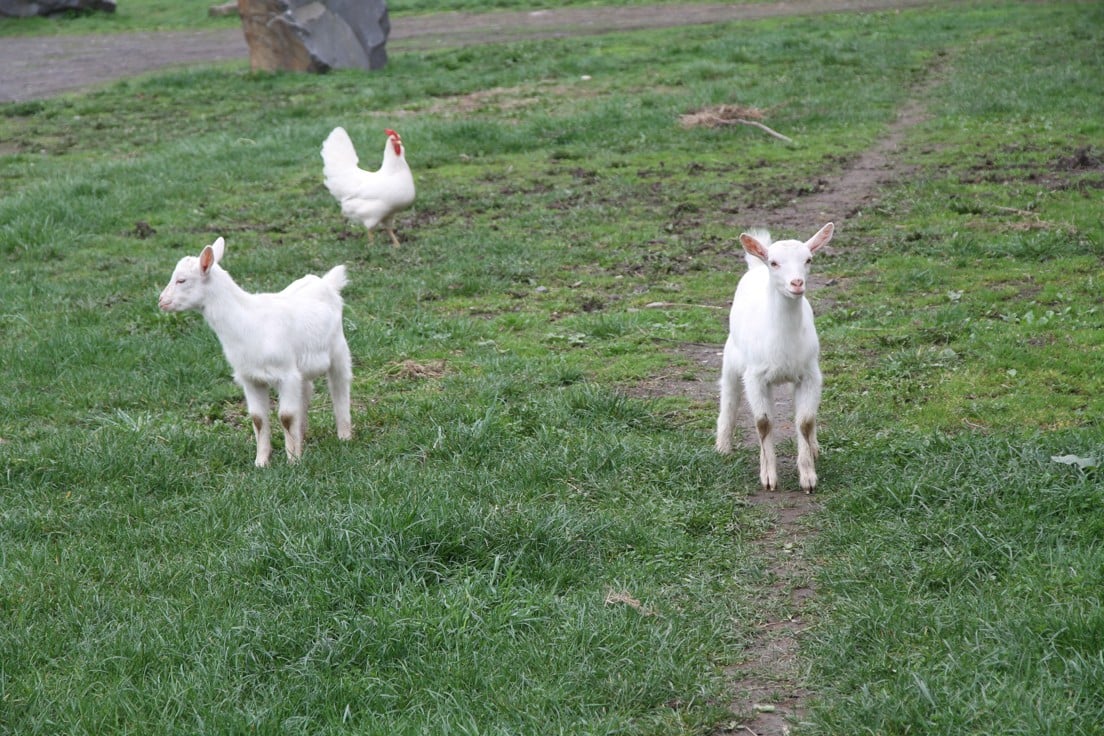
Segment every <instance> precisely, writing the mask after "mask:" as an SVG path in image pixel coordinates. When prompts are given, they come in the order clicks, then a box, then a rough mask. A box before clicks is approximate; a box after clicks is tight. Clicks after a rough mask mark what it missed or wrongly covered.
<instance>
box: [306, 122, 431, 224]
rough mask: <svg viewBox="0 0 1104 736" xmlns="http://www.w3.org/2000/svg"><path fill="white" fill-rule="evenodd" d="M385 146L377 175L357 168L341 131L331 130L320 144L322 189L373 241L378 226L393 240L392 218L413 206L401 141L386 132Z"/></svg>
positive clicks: (410, 176) (354, 155)
mask: <svg viewBox="0 0 1104 736" xmlns="http://www.w3.org/2000/svg"><path fill="white" fill-rule="evenodd" d="M384 132H385V133H386V134H387V145H386V146H384V149H383V163H382V164H380V168H379V171H365V170H364V169H361V168H360V167H358V166H357V162H358V160H359V159H358V158H357V153H356V149H355V148H353V142H352V140H350V139H349V134H348V133H346V132H345V129H344V128H341V127H337V128H334V129H333V131H332V132H331V133H330V135H329V136H328V137H327V138H326V140H325V142H324V143H323V144H322V174H323V176H324V177H325V180H326V188H327V189H329V190H330V194H332V195H333V196H334V198H335V199H337V201H338V202H340V203H341V212H342V214H344V215H345V216H346V217H347V218H349V219H350V220H353V221H354V222H359V223H361V224H363V225H364V227H366V228H368V232H369V233H370V238H371V240H373V241H374V240H375V228H376V226H377V225H382V226H383V227H384V229H386V230H387V232H388V234H389V235H390V236H391V242H392V243H394V244H395V245H398V244H399V239H398V238H397V237H395V225H394V217H395V215H396V214H397V213H399V212H402V211H403V210H405V209H407V208H408V207H410V205H412V204H414V176H413V174H411V173H410V167H409V166H408V165H407V163H406V158H405V157H404V155H403V153H404V149H403V143H402V138H400V137H399V134H398V133H396V132H395V131H393V130H391V129H390V128H388V129H387V130H385V131H384Z"/></svg>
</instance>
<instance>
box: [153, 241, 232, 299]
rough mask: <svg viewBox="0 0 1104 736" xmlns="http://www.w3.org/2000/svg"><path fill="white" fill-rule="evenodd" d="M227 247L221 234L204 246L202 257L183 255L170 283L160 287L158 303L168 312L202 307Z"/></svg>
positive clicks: (201, 252)
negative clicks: (212, 276)
mask: <svg viewBox="0 0 1104 736" xmlns="http://www.w3.org/2000/svg"><path fill="white" fill-rule="evenodd" d="M225 249H226V242H225V241H224V240H223V239H222V238H218V239H216V240H215V242H213V243H211V244H210V245H208V246H205V247H204V248H203V250H202V251H200V253H199V257H198V258H197V257H195V256H184V257H183V258H181V259H180V261H178V262H177V264H176V268H175V269H174V270H173V275H172V278H170V279H169V283H168V285H167V286H165V288H164V289H162V290H161V298H160V299H158V300H157V304H158V305H159V306H160V307H161V309H163V310H165V311H166V312H183V311H185V310H188V309H199V308H200V306H201V305H202V304H203V300H204V298H205V291H206V289H207V286H208V280H209V278H210V275H211V269H213V268H215V267H216V265H217V264H218V262H219V259H220V258H222V254H223V252H224V251H225Z"/></svg>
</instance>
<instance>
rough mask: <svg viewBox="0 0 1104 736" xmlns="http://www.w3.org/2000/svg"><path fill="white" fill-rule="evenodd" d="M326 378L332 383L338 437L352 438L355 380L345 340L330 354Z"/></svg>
mask: <svg viewBox="0 0 1104 736" xmlns="http://www.w3.org/2000/svg"><path fill="white" fill-rule="evenodd" d="M326 379H327V381H329V384H330V398H331V399H332V401H333V412H334V419H335V420H336V422H337V438H338V439H342V440H347V439H351V438H352V436H353V419H352V412H351V410H350V407H349V385H350V384H351V383H352V381H353V359H352V356H351V355H350V354H349V346H348V344H347V343H346V342H345V341H344V340H342V341H341V345H340V346H339V347H338V349H337V350H335V351H334V354H333V355H331V356H330V370H329V372H328V373H327V374H326Z"/></svg>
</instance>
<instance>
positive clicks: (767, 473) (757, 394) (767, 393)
mask: <svg viewBox="0 0 1104 736" xmlns="http://www.w3.org/2000/svg"><path fill="white" fill-rule="evenodd" d="M744 392H745V393H746V394H747V400H748V406H749V407H750V408H751V416H752V419H754V420H755V429H756V431H757V432H758V433H759V482H760V483H761V484H762V486H763V490H767V491H774V490H777V489H778V461H777V459H776V457H775V453H774V433H773V432H772V431H771V429H772V428H771V413H772V410H773V408H774V399H773V394H772V392H771V387H770V384H765V383H761V382H756V381H748V380H746V378H745V380H744Z"/></svg>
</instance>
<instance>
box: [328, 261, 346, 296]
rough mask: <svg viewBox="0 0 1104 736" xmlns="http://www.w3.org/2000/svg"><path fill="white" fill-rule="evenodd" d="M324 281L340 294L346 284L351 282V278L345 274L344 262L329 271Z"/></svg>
mask: <svg viewBox="0 0 1104 736" xmlns="http://www.w3.org/2000/svg"><path fill="white" fill-rule="evenodd" d="M322 281H324V282H325V283H326V285H327V286H329V287H331V288H332V289H333V290H334V291H336V292H337V293H338V294H340V293H341V290H342V289H344V288H345V284H347V283H349V279H348V277H347V276H346V275H345V266H344V264H342V265H340V266H334V267H333V268H331V269H330V270H329V271H327V272H326V275H325V276H323V277H322Z"/></svg>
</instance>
